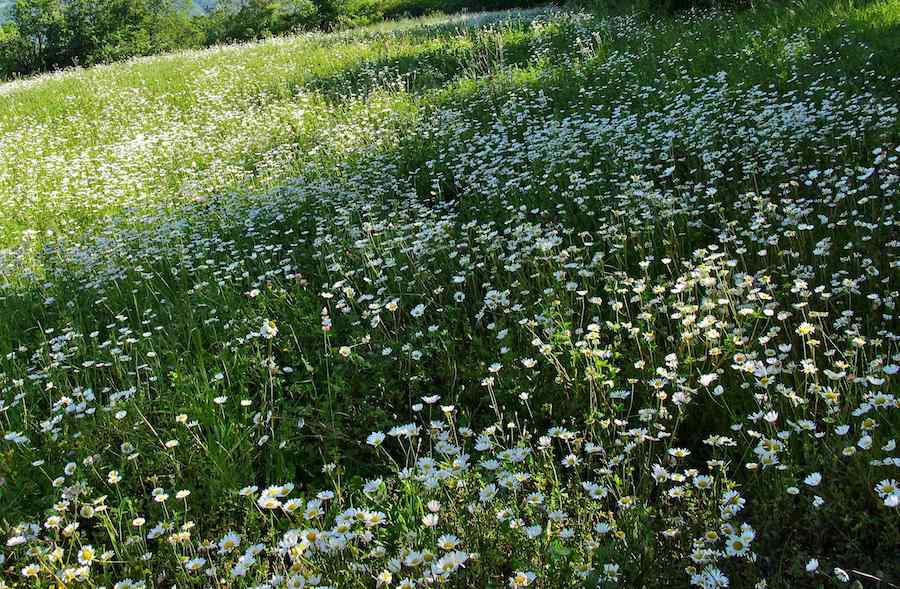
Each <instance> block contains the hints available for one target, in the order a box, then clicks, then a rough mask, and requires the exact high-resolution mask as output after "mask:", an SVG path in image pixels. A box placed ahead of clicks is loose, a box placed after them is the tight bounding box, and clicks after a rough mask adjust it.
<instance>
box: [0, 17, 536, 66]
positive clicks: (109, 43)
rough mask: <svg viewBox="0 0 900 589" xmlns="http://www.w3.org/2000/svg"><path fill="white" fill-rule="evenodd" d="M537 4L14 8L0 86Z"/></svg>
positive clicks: (1, 42)
mask: <svg viewBox="0 0 900 589" xmlns="http://www.w3.org/2000/svg"><path fill="white" fill-rule="evenodd" d="M544 3H546V2H540V1H535V0H237V1H235V0H223V1H221V2H219V3H218V4H217V5H216V6H215V7H213V8H212V9H211V10H210V11H209V12H207V13H203V14H192V12H196V11H195V10H194V11H192V6H193V5H192V4H191V3H190V0H16V1H15V3H14V4H13V5H12V6H11V7H10V8H9V9H8V14H7V15H6V17H7V21H6V22H5V23H4V24H0V78H12V77H16V76H23V75H28V74H33V73H38V72H45V71H50V70H54V69H58V68H64V67H69V66H73V65H93V64H97V63H107V62H111V61H118V60H122V59H127V58H129V57H135V56H140V55H152V54H155V53H162V52H165V51H171V50H175V49H188V48H198V47H206V46H210V45H215V44H217V43H226V42H233V41H246V40H251V39H259V38H263V37H268V36H272V35H280V34H284V33H288V32H293V31H304V30H316V29H318V30H331V29H335V28H342V27H348V26H355V25H361V24H368V23H372V22H377V21H380V20H383V19H386V18H393V17H399V16H403V15H409V16H418V15H421V14H425V13H428V12H434V11H438V10H440V11H444V12H453V11H459V10H463V9H468V10H492V9H501V8H513V7H521V6H530V5H537V4H544Z"/></svg>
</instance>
